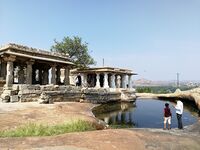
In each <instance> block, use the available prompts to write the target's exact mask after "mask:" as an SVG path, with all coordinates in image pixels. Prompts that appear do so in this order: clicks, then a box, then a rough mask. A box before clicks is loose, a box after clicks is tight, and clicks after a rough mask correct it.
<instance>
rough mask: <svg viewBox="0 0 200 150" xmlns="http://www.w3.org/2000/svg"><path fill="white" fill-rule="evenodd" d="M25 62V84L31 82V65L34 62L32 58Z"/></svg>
mask: <svg viewBox="0 0 200 150" xmlns="http://www.w3.org/2000/svg"><path fill="white" fill-rule="evenodd" d="M26 64H27V68H26V84H32V65H33V64H34V60H29V61H27V62H26Z"/></svg>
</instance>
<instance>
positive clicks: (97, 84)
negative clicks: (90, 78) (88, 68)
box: [95, 73, 101, 88]
mask: <svg viewBox="0 0 200 150" xmlns="http://www.w3.org/2000/svg"><path fill="white" fill-rule="evenodd" d="M99 80H100V75H99V73H96V86H95V87H96V88H100V87H101V86H100V82H99Z"/></svg>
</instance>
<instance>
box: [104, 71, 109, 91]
mask: <svg viewBox="0 0 200 150" xmlns="http://www.w3.org/2000/svg"><path fill="white" fill-rule="evenodd" d="M103 87H104V88H109V85H108V73H104V83H103Z"/></svg>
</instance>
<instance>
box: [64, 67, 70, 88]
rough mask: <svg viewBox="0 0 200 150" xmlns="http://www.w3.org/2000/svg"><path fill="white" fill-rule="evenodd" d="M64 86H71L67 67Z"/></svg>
mask: <svg viewBox="0 0 200 150" xmlns="http://www.w3.org/2000/svg"><path fill="white" fill-rule="evenodd" d="M64 76H65V77H64V84H65V85H69V84H70V83H69V68H68V67H65V70H64Z"/></svg>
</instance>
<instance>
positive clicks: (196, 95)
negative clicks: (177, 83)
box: [136, 88, 200, 110]
mask: <svg viewBox="0 0 200 150" xmlns="http://www.w3.org/2000/svg"><path fill="white" fill-rule="evenodd" d="M136 96H137V97H151V98H174V99H187V100H188V101H194V102H195V104H196V105H197V107H198V109H199V110H200V88H195V89H192V90H187V91H181V90H180V89H177V90H176V91H175V92H174V93H169V94H152V93H136Z"/></svg>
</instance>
